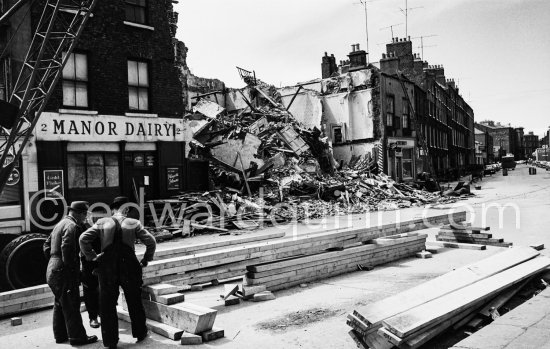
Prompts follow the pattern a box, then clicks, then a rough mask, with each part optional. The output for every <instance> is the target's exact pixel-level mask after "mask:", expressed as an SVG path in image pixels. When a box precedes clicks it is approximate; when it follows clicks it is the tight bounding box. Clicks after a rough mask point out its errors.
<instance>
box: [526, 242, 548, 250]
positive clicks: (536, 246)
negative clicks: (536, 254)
mask: <svg viewBox="0 0 550 349" xmlns="http://www.w3.org/2000/svg"><path fill="white" fill-rule="evenodd" d="M529 247H531V248H534V249H535V250H537V251H540V250H544V244H541V243H538V244H531V245H529Z"/></svg>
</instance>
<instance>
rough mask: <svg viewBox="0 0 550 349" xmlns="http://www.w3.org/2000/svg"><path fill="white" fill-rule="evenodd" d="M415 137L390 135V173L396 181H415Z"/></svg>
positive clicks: (388, 154)
mask: <svg viewBox="0 0 550 349" xmlns="http://www.w3.org/2000/svg"><path fill="white" fill-rule="evenodd" d="M415 149H416V148H415V140H414V138H403V137H389V138H388V146H387V159H388V162H387V164H388V174H389V175H390V177H391V178H392V179H393V180H395V181H398V182H400V181H405V182H407V181H414V180H415V178H416V168H415V158H416V154H415V151H416V150H415Z"/></svg>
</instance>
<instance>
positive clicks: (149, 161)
mask: <svg viewBox="0 0 550 349" xmlns="http://www.w3.org/2000/svg"><path fill="white" fill-rule="evenodd" d="M145 166H147V167H154V166H155V156H154V155H146V156H145Z"/></svg>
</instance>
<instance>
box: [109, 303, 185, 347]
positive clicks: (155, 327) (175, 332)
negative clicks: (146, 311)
mask: <svg viewBox="0 0 550 349" xmlns="http://www.w3.org/2000/svg"><path fill="white" fill-rule="evenodd" d="M117 315H118V318H119V319H120V320H123V321H126V322H130V314H129V313H128V312H127V311H126V310H124V309H122V308H121V307H117ZM145 324H146V325H147V328H149V329H150V330H151V331H153V332H155V333H156V334H159V335H161V336H163V337H166V338H170V339H172V340H175V341H177V340H179V339H180V338H181V335H182V333H183V330H180V329H178V328H175V327H172V326H169V325H166V324H163V323H161V322H158V321H154V320H151V319H147V320H146V322H145Z"/></svg>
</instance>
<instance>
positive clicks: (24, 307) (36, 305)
mask: <svg viewBox="0 0 550 349" xmlns="http://www.w3.org/2000/svg"><path fill="white" fill-rule="evenodd" d="M53 303H54V296H53V294H52V295H51V297H47V298H41V299H34V300H32V301H28V302H23V303H16V304H12V305H9V306H6V307H2V308H0V316H2V317H4V316H7V315H14V314H21V313H24V312H29V311H34V310H39V309H44V308H49V307H51V306H53Z"/></svg>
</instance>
